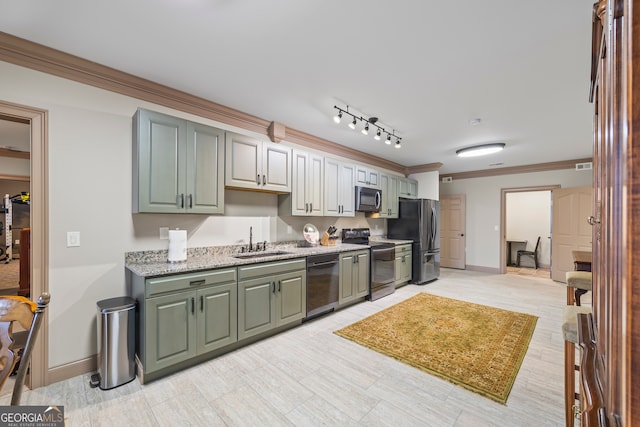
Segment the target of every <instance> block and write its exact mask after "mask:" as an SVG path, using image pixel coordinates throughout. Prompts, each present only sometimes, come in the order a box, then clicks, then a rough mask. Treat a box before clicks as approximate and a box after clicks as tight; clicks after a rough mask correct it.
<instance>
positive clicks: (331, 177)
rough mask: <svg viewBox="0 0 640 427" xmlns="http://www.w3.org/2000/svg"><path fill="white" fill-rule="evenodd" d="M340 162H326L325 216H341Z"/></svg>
mask: <svg viewBox="0 0 640 427" xmlns="http://www.w3.org/2000/svg"><path fill="white" fill-rule="evenodd" d="M339 185H340V162H339V161H338V160H335V159H329V158H325V160H324V215H325V216H339V215H340V193H339Z"/></svg>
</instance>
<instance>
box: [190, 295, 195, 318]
mask: <svg viewBox="0 0 640 427" xmlns="http://www.w3.org/2000/svg"><path fill="white" fill-rule="evenodd" d="M195 313H196V299H195V298H193V297H191V314H195Z"/></svg>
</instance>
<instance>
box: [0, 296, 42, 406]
mask: <svg viewBox="0 0 640 427" xmlns="http://www.w3.org/2000/svg"><path fill="white" fill-rule="evenodd" d="M49 300H50V296H49V294H47V293H44V294H42V295H40V297H39V298H38V302H37V303H34V302H33V301H30V300H29V299H27V298H25V297H21V296H2V297H0V388H2V386H3V385H4V383H5V381H6V380H7V378H8V377H9V376H10V375H11V373H12V372H13V370H14V368H15V366H16V364H18V363H19V367H18V372H17V374H16V379H15V384H14V386H13V394H12V395H11V405H12V406H16V405H18V404H19V403H20V396H21V395H22V387H23V386H24V380H25V377H26V375H27V370H28V369H29V360H30V359H31V353H32V352H33V346H34V344H35V341H36V337H37V335H38V330H39V329H40V324H41V323H42V318H43V316H44V311H45V309H46V308H47V305H48V304H49ZM16 322H17V323H18V324H19V325H20V326H21V327H22V328H24V332H16V333H15V334H14V331H13V327H14V323H16ZM21 338H23V339H24V343H21V342H20V341H21ZM23 344H24V345H23Z"/></svg>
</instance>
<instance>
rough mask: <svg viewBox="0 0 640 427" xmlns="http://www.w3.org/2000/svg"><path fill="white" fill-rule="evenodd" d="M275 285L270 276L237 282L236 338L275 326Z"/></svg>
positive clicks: (261, 331)
mask: <svg viewBox="0 0 640 427" xmlns="http://www.w3.org/2000/svg"><path fill="white" fill-rule="evenodd" d="M275 286H276V285H275V281H274V280H273V278H272V277H267V278H258V279H250V280H244V281H242V282H238V340H242V339H244V338H248V337H251V336H253V335H258V334H261V333H263V332H266V331H268V330H270V329H272V328H274V327H275V321H276V320H275V319H276V316H275V292H276V289H275Z"/></svg>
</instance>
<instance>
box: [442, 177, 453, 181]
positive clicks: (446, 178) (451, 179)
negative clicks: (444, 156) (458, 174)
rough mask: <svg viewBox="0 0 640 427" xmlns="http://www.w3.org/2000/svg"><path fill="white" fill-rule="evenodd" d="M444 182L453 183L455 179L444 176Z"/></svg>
mask: <svg viewBox="0 0 640 427" xmlns="http://www.w3.org/2000/svg"><path fill="white" fill-rule="evenodd" d="M442 182H453V177H450V176H444V177H442Z"/></svg>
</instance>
